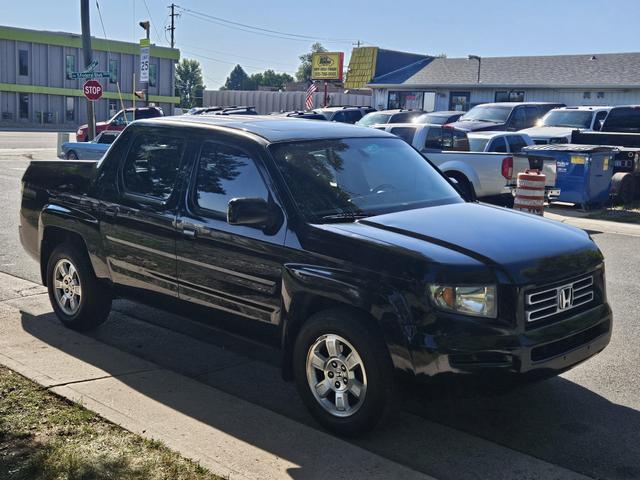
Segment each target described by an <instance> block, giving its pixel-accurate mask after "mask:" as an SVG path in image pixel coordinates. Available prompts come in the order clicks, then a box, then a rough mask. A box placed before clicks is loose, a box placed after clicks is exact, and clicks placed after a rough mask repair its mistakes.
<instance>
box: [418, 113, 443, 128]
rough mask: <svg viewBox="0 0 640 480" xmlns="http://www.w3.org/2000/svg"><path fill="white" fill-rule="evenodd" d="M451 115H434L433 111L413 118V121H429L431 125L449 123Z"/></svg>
mask: <svg viewBox="0 0 640 480" xmlns="http://www.w3.org/2000/svg"><path fill="white" fill-rule="evenodd" d="M448 119H449V115H444V116H443V115H434V114H433V113H425V114H423V115H420V116H419V117H416V118H414V119H413V123H429V124H431V125H444V124H445V123H447V120H448Z"/></svg>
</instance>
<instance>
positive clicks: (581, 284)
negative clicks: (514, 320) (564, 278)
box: [525, 275, 594, 323]
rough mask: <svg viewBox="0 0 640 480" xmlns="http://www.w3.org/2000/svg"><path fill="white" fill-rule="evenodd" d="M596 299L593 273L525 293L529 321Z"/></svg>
mask: <svg viewBox="0 0 640 480" xmlns="http://www.w3.org/2000/svg"><path fill="white" fill-rule="evenodd" d="M593 299H594V284H593V275H589V276H585V277H580V278H578V279H577V280H573V281H570V282H567V283H564V284H561V285H558V286H555V287H550V288H544V287H543V288H541V289H537V290H535V291H533V292H531V293H527V294H526V295H525V316H526V320H527V323H529V322H536V321H538V320H542V319H543V318H549V317H552V316H554V315H558V314H560V313H564V312H568V311H570V310H573V309H574V308H576V307H579V306H581V305H586V304H587V303H589V302H591V301H592V300H593Z"/></svg>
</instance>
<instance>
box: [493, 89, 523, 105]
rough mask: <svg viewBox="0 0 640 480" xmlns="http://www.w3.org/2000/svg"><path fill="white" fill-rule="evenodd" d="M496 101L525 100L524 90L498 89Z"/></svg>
mask: <svg viewBox="0 0 640 480" xmlns="http://www.w3.org/2000/svg"><path fill="white" fill-rule="evenodd" d="M495 101H496V102H524V91H523V90H498V91H496V95H495Z"/></svg>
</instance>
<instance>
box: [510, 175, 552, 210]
mask: <svg viewBox="0 0 640 480" xmlns="http://www.w3.org/2000/svg"><path fill="white" fill-rule="evenodd" d="M544 183H545V175H544V174H543V173H541V172H540V171H539V170H527V171H526V172H524V173H522V172H521V173H518V179H517V181H516V196H515V199H514V201H513V208H514V209H516V210H520V211H522V212H528V213H534V214H536V215H543V214H544Z"/></svg>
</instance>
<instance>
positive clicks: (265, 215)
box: [227, 198, 271, 228]
mask: <svg viewBox="0 0 640 480" xmlns="http://www.w3.org/2000/svg"><path fill="white" fill-rule="evenodd" d="M270 213H271V212H270V208H269V203H268V202H267V201H266V200H265V199H263V198H232V199H231V200H229V203H228V205H227V223H228V224H229V225H247V226H251V227H258V228H264V227H266V226H267V225H268V224H269V220H270V219H271V215H270Z"/></svg>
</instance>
